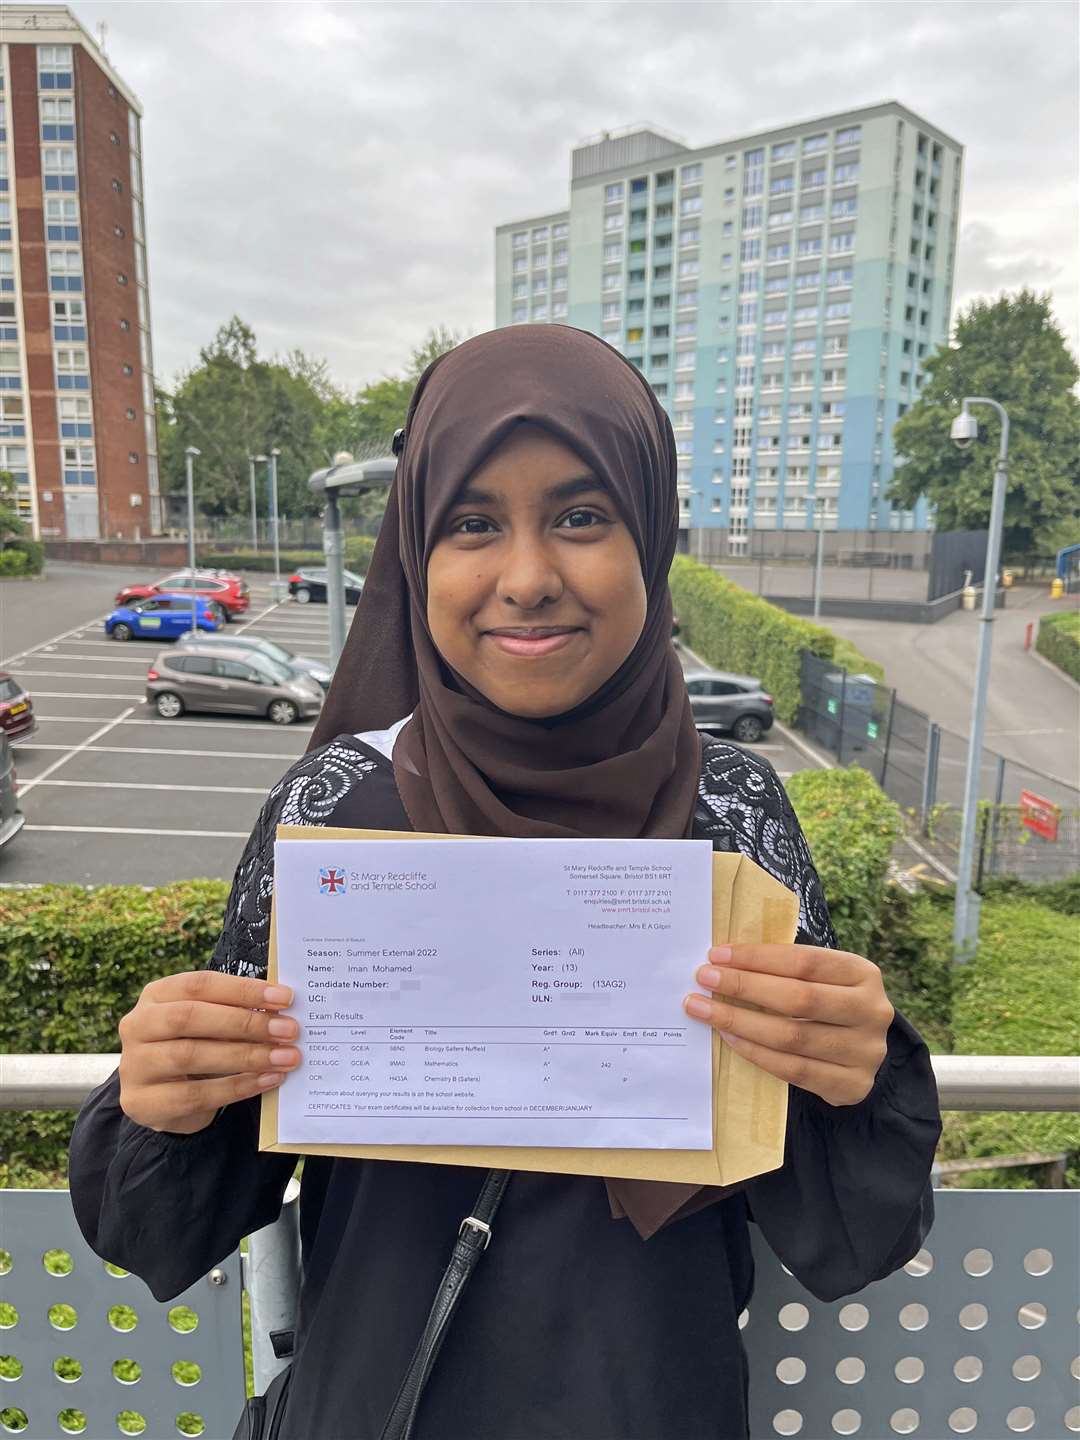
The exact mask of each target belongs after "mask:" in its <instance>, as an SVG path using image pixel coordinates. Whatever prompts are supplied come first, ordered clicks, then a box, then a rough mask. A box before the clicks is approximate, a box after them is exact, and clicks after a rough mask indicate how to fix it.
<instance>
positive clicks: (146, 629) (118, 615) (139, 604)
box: [105, 595, 224, 640]
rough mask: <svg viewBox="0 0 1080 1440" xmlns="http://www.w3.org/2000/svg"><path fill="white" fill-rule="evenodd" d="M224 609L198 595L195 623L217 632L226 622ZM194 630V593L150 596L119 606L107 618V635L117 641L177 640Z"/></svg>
mask: <svg viewBox="0 0 1080 1440" xmlns="http://www.w3.org/2000/svg"><path fill="white" fill-rule="evenodd" d="M219 617H220V612H219V611H218V610H217V608H216V607H215V606H214V605H212V604H211V603H210V602H209V601H207V600H204V599H202V597H201V596H199V597H196V613H195V624H196V626H197V628H198V629H199V630H200V631H202V630H208V631H209V632H210V633H211V634H213V633H214V632H215V631H216V630H218V629H219V628H220V626H221V625H223V624H224V621H222V620H221V619H220V618H219ZM190 633H191V596H190V595H148V596H147V597H146V599H145V600H136V601H135V602H134V603H133V604H131V605H119V606H117V608H116V609H115V610H114V611H113V612H112V614H111V615H107V616H106V617H105V634H106V635H109V636H111V638H112V639H113V640H131V639H132V638H134V637H136V636H137V637H139V638H140V639H145V638H147V637H149V638H150V639H152V640H162V639H165V638H169V639H173V638H175V637H176V636H178V635H184V634H190Z"/></svg>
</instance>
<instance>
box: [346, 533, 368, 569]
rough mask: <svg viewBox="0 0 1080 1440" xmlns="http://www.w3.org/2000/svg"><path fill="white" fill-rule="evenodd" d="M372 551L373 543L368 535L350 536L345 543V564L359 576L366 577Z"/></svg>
mask: <svg viewBox="0 0 1080 1440" xmlns="http://www.w3.org/2000/svg"><path fill="white" fill-rule="evenodd" d="M374 549H375V541H374V540H373V539H372V538H371V536H370V535H350V536H349V537H348V539H347V540H346V541H345V564H346V565H347V566H348V568H349V569H350V570H355V571H356V572H357V573H358V574H359V575H366V574H367V572H368V566H369V565H370V564H371V552H372V551H373V550H374Z"/></svg>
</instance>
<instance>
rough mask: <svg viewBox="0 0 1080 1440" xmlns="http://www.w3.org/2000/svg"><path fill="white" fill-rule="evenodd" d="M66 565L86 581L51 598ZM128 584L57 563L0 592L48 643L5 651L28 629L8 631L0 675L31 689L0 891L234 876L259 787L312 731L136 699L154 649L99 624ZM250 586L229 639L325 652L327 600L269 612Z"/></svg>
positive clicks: (1, 858) (104, 571) (268, 602)
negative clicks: (255, 638) (31, 720)
mask: <svg viewBox="0 0 1080 1440" xmlns="http://www.w3.org/2000/svg"><path fill="white" fill-rule="evenodd" d="M69 568H70V570H71V571H72V572H75V571H79V572H82V573H81V574H79V575H73V574H64V575H63V580H64V582H65V583H64V584H63V586H62V587H58V588H57V590H56V592H55V594H54V593H53V592H52V585H51V578H52V572H54V571H55V572H61V571H67V570H68V569H69ZM133 578H134V579H139V578H144V577H140V576H134V577H133V576H132V575H130V574H129V573H128V572H126V571H117V570H114V569H113V568H112V567H93V569H91V567H89V566H79V567H74V566H73V567H60V566H55V565H54V566H50V578H48V579H46V580H44V581H42V582H38V583H37V584H35V585H34V586H33V587H30V586H23V587H21V590H20V592H19V593H18V594H17V595H16V596H12V594H11V591H10V589H8V588H7V587H5V588H6V589H7V593H6V594H5V596H4V601H5V610H6V611H7V610H10V608H12V607H13V606H15V605H18V606H20V607H21V606H23V605H25V604H27V603H28V602H31V601H32V602H33V603H34V606H35V610H36V628H37V633H38V635H39V636H40V635H41V633H42V631H43V630H44V632H45V638H38V639H37V643H35V644H33V645H31V646H29V647H26V648H24V649H22V650H16V651H15V652H14V653H12V648H11V642H12V639H13V638H14V633H13V632H15V633H18V632H21V631H22V630H23V627H22V626H21V625H13V624H12V623H11V622H10V619H9V621H8V623H6V624H5V626H4V636H3V639H4V642H5V643H4V658H3V659H0V668H3V669H6V670H10V671H11V672H12V674H14V675H17V676H18V677H19V679H20V680H21V681H22V683H23V684H24V685H25V686H26V688H27V689H28V690H29V691H30V694H31V695H32V697H33V700H34V709H35V712H36V714H37V718H38V728H37V732H36V733H35V734H34V735H32V736H30V737H29V738H28V739H26V740H22V741H19V742H18V743H17V745H16V747H15V763H16V767H17V770H18V776H19V800H20V805H21V807H22V809H23V812H24V813H25V815H26V826H25V828H24V829H23V831H22V833H21V834H20V835H19V836H18V837H17V838H16V839H15V840H14V841H13V842H12V843H11V844H9V845H7V846H6V847H5V848H4V850H3V851H0V883H3V884H12V883H23V884H25V883H28V882H29V883H39V884H40V883H43V882H49V881H54V882H63V881H76V882H81V883H89V884H105V883H115V882H133V883H136V884H144V885H159V884H164V883H166V882H167V881H169V880H179V879H185V878H191V877H196V876H198V877H202V876H220V877H223V878H231V876H232V873H233V870H234V868H235V866H236V862H237V860H238V858H239V855H240V851H241V849H242V847H243V843H244V841H245V840H246V839H247V836H248V833H249V831H250V829H251V826H252V824H253V823H254V820H255V817H256V815H257V814H258V811H259V807H260V805H261V804H262V801H263V799H264V798H265V796H266V793H267V791H268V790H269V789H270V788H271V787H272V786H273V785H274V784H275V783H276V782H277V780H279V779H280V777H281V775H282V774H283V773H284V771H285V770H287V769H288V767H289V765H290V764H291V763H292V761H293V760H294V759H295V758H296V757H297V756H298V755H300V754H302V752H303V751H304V749H305V748H306V746H307V743H308V739H309V738H310V733H311V725H310V724H307V725H304V724H297V725H292V726H280V725H273V724H271V723H270V722H269V721H268V720H254V719H233V718H231V717H228V716H221V715H191V716H184V717H183V718H182V719H179V720H161V719H159V718H158V716H157V715H156V713H155V712H154V711H153V710H152V709H151V708H150V707H149V706H148V705H146V704H145V703H144V680H145V677H146V672H147V669H148V668H149V666H150V662H151V661H152V660H153V658H154V656H155V654H156V653H157V651H158V648H159V646H158V644H157V643H155V642H154V641H145V640H144V641H139V640H132V641H129V642H128V643H126V644H120V643H118V642H116V641H113V640H107V639H106V638H105V636H104V632H103V630H102V621H103V619H104V616H105V614H106V613H107V612H108V610H109V609H110V608H111V601H112V596H113V595H114V593H115V592H116V590H117V589H118V588H119V586H120V584H121V583H123V582H124V581H126V580H131V579H133ZM248 583H249V585H250V586H251V600H252V603H251V608H250V610H249V611H248V613H247V616H246V617H245V619H244V620H242V621H241V622H240V623H239V624H235V625H230V626H229V629H228V634H229V635H239V634H242V633H243V632H245V631H247V630H251V631H253V632H255V633H258V634H260V635H266V636H268V637H270V638H271V639H274V640H276V641H278V643H280V644H282V645H284V646H286V647H287V648H288V649H290V650H293V651H297V652H300V653H303V654H306V655H310V656H312V657H314V658H316V659H325V658H326V656H327V653H328V647H327V641H326V627H327V612H326V607H325V606H323V605H308V606H304V607H302V606H299V605H297V604H296V603H295V602H292V601H285V602H283V603H281V604H275V603H274V601H273V599H272V597H271V594H270V587H269V584H268V582H267V578H266V577H265V576H251V577H249V579H248ZM28 592H29V593H28ZM54 599H55V600H56V601H57V603H56V605H55V607H54V605H53V601H54ZM54 609H55V613H53V611H54ZM42 610H45V612H46V615H45V616H44V617H43V616H42V614H41V611H42ZM79 612H81V615H80V614H79ZM65 620H66V622H67V623H66V624H65V623H63V622H64V621H65Z"/></svg>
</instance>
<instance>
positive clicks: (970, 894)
mask: <svg viewBox="0 0 1080 1440" xmlns="http://www.w3.org/2000/svg"><path fill="white" fill-rule="evenodd" d="M971 405H990V406H992V408H993V409H995V410H996V411H997V413H998V414H999V415H1000V416H1001V445H1000V447H999V449H998V458H997V467H996V469H995V470H994V492H993V498H992V499H991V501H990V531H989V534H988V536H987V540H986V574H985V576H984V578H983V597H982V614H981V615H980V616H979V656H978V660H977V661H976V665H975V690H974V694H973V696H972V701H971V737H970V739H969V740H968V758H967V774H966V776H965V777H964V815H963V822H962V825H961V829H960V859H959V863H958V864H957V867H956V910H955V913H954V915H953V959H954V960H955V961H956V962H957V963H958V964H963V963H964V962H965V961H968V960H971V959H973V958H974V955H975V947H976V945H977V943H978V939H979V905H980V896H979V895H978V894H977V893H976V892H975V890H974V889H973V888H972V884H971V872H972V868H973V861H974V858H975V831H976V828H977V825H978V806H979V767H980V763H981V761H982V746H983V730H984V727H985V722H986V694H987V690H988V689H989V686H990V646H991V643H992V640H993V630H992V629H991V627H992V625H993V623H994V601H995V599H996V598H997V572H998V562H999V560H1000V557H1001V529H1002V524H1003V522H1004V519H1005V488H1006V486H1007V485H1008V478H1009V471H1008V455H1009V416H1008V414H1007V413H1006V411H1005V408H1004V407H1003V406H1001V405H999V404H998V402H997V401H996V400H988V399H987V398H986V397H985V396H983V395H974V396H965V398H964V400H963V402H962V408H961V411H960V414H959V415H958V416H957V417H956V419H955V420H954V421H953V423H952V428H951V430H950V435H951V437H952V439H953V440H954V441H955V442H956V444H957V445H958V446H960V447H961V449H966V448H967V447H968V446H969V445H970V444H972V443H973V441H974V440H975V439H976V438H977V436H978V433H979V425H978V421H977V420H976V419H975V417H974V415H971V414H969V411H968V407H969V406H971Z"/></svg>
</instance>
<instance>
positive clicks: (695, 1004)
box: [686, 995, 712, 1020]
mask: <svg viewBox="0 0 1080 1440" xmlns="http://www.w3.org/2000/svg"><path fill="white" fill-rule="evenodd" d="M686 1008H687V1010H688V1011H689V1012H690V1014H691V1015H696V1016H697V1018H698V1019H699V1020H707V1019H708V1018H709V1016H710V1015H711V1014H712V1004H711V1002H710V1001H708V1000H706V999H705V997H704V995H690V996H688V997H687V1000H686Z"/></svg>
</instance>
